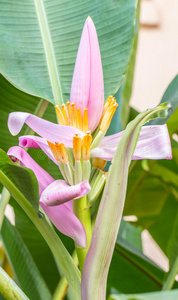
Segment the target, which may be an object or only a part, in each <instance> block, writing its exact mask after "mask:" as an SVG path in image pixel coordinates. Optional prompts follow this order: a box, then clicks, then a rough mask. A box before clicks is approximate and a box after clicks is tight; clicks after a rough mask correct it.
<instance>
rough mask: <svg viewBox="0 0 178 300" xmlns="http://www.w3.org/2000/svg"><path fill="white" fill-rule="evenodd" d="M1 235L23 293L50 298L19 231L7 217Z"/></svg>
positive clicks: (44, 299) (36, 298) (36, 297)
mask: <svg viewBox="0 0 178 300" xmlns="http://www.w3.org/2000/svg"><path fill="white" fill-rule="evenodd" d="M1 235H2V240H3V244H4V247H5V250H6V253H7V255H8V259H9V261H10V263H11V266H12V268H13V271H14V274H15V277H16V279H17V281H18V283H19V284H20V287H21V288H22V289H23V291H24V293H25V294H26V295H27V296H28V297H29V299H34V300H40V299H41V300H50V299H52V296H51V294H50V292H49V290H48V288H47V285H46V283H45V282H44V280H43V278H42V276H41V274H40V272H39V270H38V268H37V266H36V264H35V262H34V260H33V258H32V256H31V255H30V252H29V251H28V249H27V247H26V246H25V244H24V242H23V240H22V238H21V236H20V234H19V232H18V231H17V229H16V228H15V227H14V226H12V225H11V223H10V222H9V221H8V220H7V218H4V222H3V226H2V231H1ZM46 259H47V258H46Z"/></svg>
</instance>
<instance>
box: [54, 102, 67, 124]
mask: <svg viewBox="0 0 178 300" xmlns="http://www.w3.org/2000/svg"><path fill="white" fill-rule="evenodd" d="M54 108H55V109H56V113H57V118H58V122H59V124H60V125H65V119H64V116H63V114H62V112H61V110H60V108H59V105H56V106H54Z"/></svg>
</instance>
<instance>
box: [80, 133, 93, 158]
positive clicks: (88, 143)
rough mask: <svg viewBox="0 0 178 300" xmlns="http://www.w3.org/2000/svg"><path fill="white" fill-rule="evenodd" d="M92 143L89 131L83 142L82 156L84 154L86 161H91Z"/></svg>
mask: <svg viewBox="0 0 178 300" xmlns="http://www.w3.org/2000/svg"><path fill="white" fill-rule="evenodd" d="M91 141H92V136H91V134H90V131H88V132H87V134H86V135H85V136H84V137H83V140H82V154H83V160H84V161H87V160H89V159H90V146H91Z"/></svg>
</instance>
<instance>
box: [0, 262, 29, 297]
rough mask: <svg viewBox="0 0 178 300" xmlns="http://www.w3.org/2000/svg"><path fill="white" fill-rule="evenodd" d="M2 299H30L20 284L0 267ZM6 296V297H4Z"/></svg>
mask: <svg viewBox="0 0 178 300" xmlns="http://www.w3.org/2000/svg"><path fill="white" fill-rule="evenodd" d="M0 293H1V294H0V300H5V299H6V300H17V299H18V300H29V298H27V296H26V295H25V294H24V293H23V292H22V290H21V289H20V288H19V287H18V285H17V284H16V283H15V282H14V281H13V280H12V279H11V278H10V277H9V276H8V274H7V273H6V272H5V271H4V270H3V269H2V268H1V267H0ZM3 296H4V297H5V298H4V297H3Z"/></svg>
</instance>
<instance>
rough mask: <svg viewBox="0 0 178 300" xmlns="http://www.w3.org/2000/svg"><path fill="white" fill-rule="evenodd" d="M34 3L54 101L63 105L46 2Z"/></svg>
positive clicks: (36, 0) (35, 1) (35, 0)
mask: <svg viewBox="0 0 178 300" xmlns="http://www.w3.org/2000/svg"><path fill="white" fill-rule="evenodd" d="M34 3H35V8H36V13H37V17H38V23H39V27H40V32H41V37H42V40H43V46H44V52H45V56H46V61H47V67H48V73H49V78H50V82H51V88H52V92H53V97H54V103H55V104H56V105H61V104H62V103H63V95H62V89H61V83H60V78H59V73H58V69H57V62H56V58H55V53H54V47H53V43H52V38H51V33H50V29H49V26H48V20H47V15H46V11H45V7H44V3H43V0H34Z"/></svg>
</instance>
